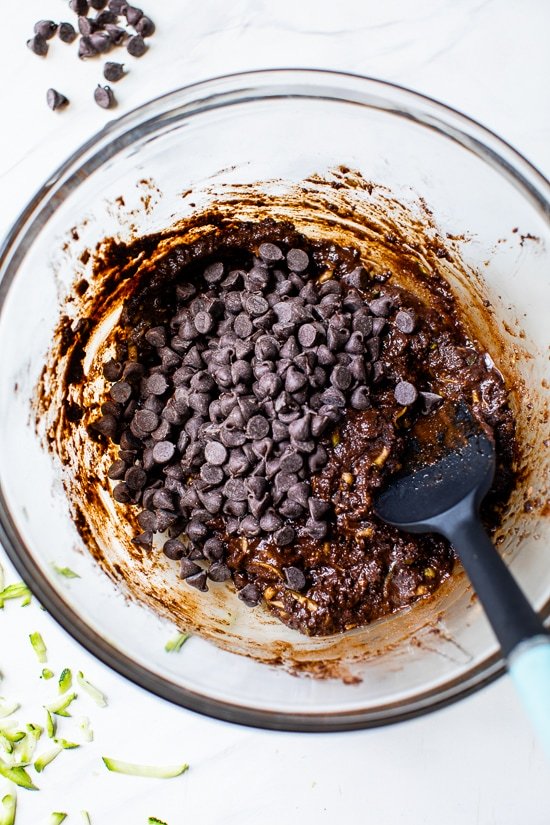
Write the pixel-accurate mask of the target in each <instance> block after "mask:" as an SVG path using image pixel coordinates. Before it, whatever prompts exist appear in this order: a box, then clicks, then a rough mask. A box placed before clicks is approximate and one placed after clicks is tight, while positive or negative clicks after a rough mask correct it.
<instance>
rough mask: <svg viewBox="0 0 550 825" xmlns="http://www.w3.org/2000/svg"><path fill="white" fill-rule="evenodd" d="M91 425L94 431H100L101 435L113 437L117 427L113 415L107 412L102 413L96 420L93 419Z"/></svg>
mask: <svg viewBox="0 0 550 825" xmlns="http://www.w3.org/2000/svg"><path fill="white" fill-rule="evenodd" d="M92 427H93V429H94V430H95V431H96V432H98V433H101V435H104V436H106V437H107V438H114V436H115V435H116V432H117V429H118V424H117V420H116V418H115V417H114V415H111V414H107V415H102V416H101V417H100V418H98V419H97V421H94V423H93V424H92Z"/></svg>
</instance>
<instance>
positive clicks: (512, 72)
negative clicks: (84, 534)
mask: <svg viewBox="0 0 550 825" xmlns="http://www.w3.org/2000/svg"><path fill="white" fill-rule="evenodd" d="M139 5H142V6H143V5H144V6H145V11H146V12H147V11H148V12H150V13H151V16H152V17H153V18H154V20H155V22H156V23H157V29H158V33H157V35H156V36H155V37H154V38H153V39H152V41H151V49H150V52H149V53H148V54H147V56H145V57H143V58H142V59H141V60H140V61H138V60H136V59H133V58H128V59H127V60H126V61H125V62H126V63H127V65H128V66H129V68H130V69H131V71H130V73H129V74H128V77H126V78H125V79H124V80H123V81H121V82H120V83H119V84H118V85H116V87H115V90H116V94H117V98H118V101H119V107H118V109H117V110H116V113H117V114H118V113H122V112H125V111H127V110H129V109H131V108H133V107H135V106H137V105H139V104H141V103H143V102H145V101H146V100H148V99H149V98H151V97H154V96H156V95H158V94H161V93H163V92H166V91H169V90H171V89H173V88H176V87H178V86H181V85H185V84H187V83H189V82H192V81H195V80H199V79H204V78H206V77H208V76H212V75H215V74H225V73H229V72H234V71H239V70H244V69H252V68H267V67H275V66H301V67H305V66H308V67H318V68H319V67H322V68H332V69H341V70H347V71H353V72H358V73H361V74H366V75H372V76H376V77H380V78H382V79H385V80H390V81H393V82H396V83H401V84H403V85H406V86H409V87H410V88H413V89H416V90H418V91H421V92H423V93H425V94H428V95H431V96H433V97H435V98H438V99H439V100H442V101H443V102H445V103H448V104H450V105H452V106H454V107H456V108H458V109H460V110H462V111H463V112H465V113H466V114H468V115H471V116H473V117H474V118H476V119H477V120H479V121H481V122H482V123H483V124H484V125H486V126H488V127H489V128H492V129H493V130H495V131H496V132H497V133H499V134H500V135H501V136H502V137H504V138H505V139H506V140H508V141H509V142H510V143H511V144H512V145H514V146H515V147H516V148H517V149H519V150H520V151H521V152H522V153H523V154H524V155H525V156H526V157H527V158H528V159H529V160H531V161H532V162H533V163H535V165H537V166H538V167H539V169H540V170H541V171H542V172H543V173H545V174H546V175H547V176H550V106H549V104H548V88H547V86H548V78H549V77H550V51H549V49H548V31H549V30H550V5H549V4H548V3H547V2H546V0H524V2H522V3H518V2H517V1H516V0H447V2H444V0H417V1H416V2H415V3H411V2H409V0H383V2H379V3H374V2H373V0H339V2H328V1H327V0H301V2H299V0H232V2H227V0H163V2H158V3H156V4H153V2H152V0H149V3H146V2H145V0H144V2H143V3H141V2H140V3H139ZM155 5H156V7H157V8H155ZM65 6H66V2H65V0H25V3H22V2H18V3H12V4H10V8H9V14H8V15H7V16H5V22H4V24H3V32H2V52H1V57H0V63H1V65H2V68H3V71H2V86H1V88H0V112H1V113H2V117H1V120H2V127H1V129H0V189H1V193H2V198H1V206H0V233H3V232H4V231H5V230H6V229H7V228H8V226H9V225H10V224H11V222H12V221H13V220H14V219H15V218H16V216H17V214H18V212H19V210H20V209H21V208H22V207H23V206H24V205H25V203H26V201H27V200H28V198H29V197H31V196H32V195H33V193H34V192H35V190H36V188H37V186H38V185H39V184H40V183H42V182H43V180H45V179H46V178H47V176H48V174H49V173H50V172H51V171H52V170H53V169H55V167H56V166H57V165H58V164H59V163H61V161H63V160H64V159H65V158H66V156H67V155H68V154H69V153H70V152H71V151H72V150H73V149H75V148H76V147H77V146H78V145H79V144H80V143H81V142H83V141H84V140H85V139H86V138H88V137H89V136H90V135H91V134H93V133H94V132H95V131H97V130H98V129H99V128H100V127H101V126H102V125H103V124H104V123H105V122H106V121H107V120H108V119H109V117H110V116H111V114H110V113H109V112H104V111H102V110H100V109H99V108H98V107H97V106H96V105H95V104H94V103H93V100H92V98H91V95H92V93H93V89H94V87H95V84H96V83H97V82H100V81H101V76H100V69H99V64H98V62H97V61H88V62H87V63H82V62H80V61H78V60H76V57H75V49H74V46H73V47H70V46H66V45H64V44H62V43H60V42H59V41H57V40H56V41H55V42H54V43H53V44H52V48H51V50H50V55H49V56H48V59H47V60H46V61H44V60H41V59H39V58H37V57H35V56H33V55H32V54H31V53H30V52H29V51H28V50H27V49H26V48H25V41H26V39H27V38H28V37H30V36H31V33H32V26H33V23H34V22H35V21H36V20H38V19H40V18H49V17H51V18H53V19H56V20H58V19H60V18H61V19H71V20H72V18H73V16H72V15H70V14H69V13H68V12H67V11H66V9H65V8H64V7H65ZM116 54H117V55H118V54H123V53H122V52H119V53H116ZM113 59H115V60H116V59H120V60H124V58H123V57H120V58H119V57H118V56H114V57H113ZM49 86H53V87H55V88H57V89H59V90H60V91H62V92H63V93H64V94H66V95H67V97H69V98H70V100H71V106H70V108H69V109H68V110H67V111H66V112H62V113H59V112H58V113H54V112H51V111H50V110H49V109H48V108H47V106H46V103H45V92H46V89H47V88H48V87H49ZM4 559H5V557H4V554H3V551H2V550H1V549H0V561H1V562H2V564H4V565H5V567H6V569H7V571H8V575H9V581H14V580H15V578H16V576H15V574H14V572H13V570H11V568H10V567H9V565H8V564H7V563H5V561H4ZM36 629H39V630H40V631H41V632H42V634H43V636H44V638H45V640H46V642H47V645H48V650H49V653H50V663H51V667H52V669H54V670H56V671H57V672H59V670H60V669H61V668H62V667H64V666H71V667H72V668H73V669H75V670H76V669H78V668H82V669H83V670H84V671H85V672H86V674H87V675H88V676H89V678H90V679H91V680H92V681H94V682H95V683H97V684H98V685H99V686H100V687H101V688H102V690H103V691H104V692H105V693H106V694H107V695H108V697H109V707H108V708H107V709H105V710H100V709H98V708H96V707H95V706H94V705H93V704H92V703H91V702H90V703H89V704H87V700H86V699H82V700H81V701H80V702H79V704H80V705H81V706H82V710H80V711H79V712H81V713H88V714H89V716H90V718H91V720H92V726H93V728H94V730H95V741H94V743H93V744H90V745H88V746H86V747H85V748H81V749H80V750H79V751H73V752H69V753H64V754H62V755H61V757H59V759H58V760H57V761H55V762H53V763H52V764H51V765H50V766H49V767H48V768H47V769H46V771H45V773H44V774H42V776H41V777H40V786H41V791H40V792H39V793H31V792H28V791H24V790H19V792H18V799H19V810H18V817H17V825H40V823H42V822H43V823H46V822H47V821H48V815H49V813H50V812H51V811H65V812H68V813H69V814H70V816H69V819H68V820H67V822H68V823H72V822H75V823H76V822H82V820H81V819H80V814H79V812H80V810H82V809H87V810H89V811H90V814H91V817H92V823H93V825H111V823H117V825H140V824H141V823H143V825H146V822H147V818H148V817H149V816H153V815H154V816H156V817H158V818H159V819H161V820H165V821H166V822H167V823H168V825H180V824H181V825H191V824H192V825H221V824H222V823H223V825H237V823H238V825H258V824H259V823H261V824H262V825H276V824H277V825H278V823H282V822H287V823H291V825H292V824H293V823H296V822H298V821H299V822H301V823H303V825H309V824H310V823H311V825H318V824H319V823H324V822H326V823H333V822H340V821H345V819H346V818H349V819H350V821H353V822H357V821H360V822H364V823H369V825H379V823H388V825H400V824H401V823H403V825H405V823H406V825H441V823H444V825H517V823H519V822H522V823H528V825H548V822H549V821H550V781H549V779H550V767H549V763H548V762H546V761H545V759H544V757H543V754H542V751H541V749H540V748H539V746H538V745H537V744H536V742H535V740H534V737H533V735H532V733H531V731H530V729H529V726H528V725H527V723H526V720H525V718H524V716H523V712H522V710H521V708H520V706H519V702H518V701H517V699H516V697H515V695H514V693H513V690H512V687H511V685H510V682H509V680H508V679H507V678H503V679H500V680H499V681H498V682H497V683H496V684H493V685H491V686H490V687H488V688H486V689H484V690H483V691H481V692H479V693H477V694H475V695H474V696H472V697H470V698H469V699H466V700H464V701H462V702H460V703H459V704H456V705H453V706H452V707H449V708H447V709H445V710H443V711H439V712H437V713H434V714H431V715H429V716H425V717H423V718H421V719H417V720H414V721H410V722H406V723H403V724H399V725H394V726H392V727H388V728H380V729H376V730H369V731H364V732H359V733H347V734H331V735H305V734H287V733H270V732H264V731H257V730H251V729H245V728H239V727H235V726H231V725H228V724H223V723H221V722H216V721H214V720H209V719H206V718H202V717H200V716H197V715H195V714H192V713H190V712H186V711H184V710H180V709H177V708H175V707H173V706H171V705H169V704H167V703H165V702H163V701H160V700H158V699H156V698H154V697H152V696H149V695H147V694H146V693H144V692H143V691H141V690H139V689H138V688H136V687H134V686H133V685H131V684H129V683H127V682H125V681H124V680H122V679H121V678H120V677H118V676H116V675H115V674H114V673H112V672H111V671H109V670H108V669H107V668H105V667H103V666H102V665H100V664H99V663H97V662H95V661H94V660H93V659H92V658H91V657H90V656H89V655H88V654H86V653H85V652H84V651H83V650H82V649H81V648H80V647H79V646H78V645H77V644H76V643H75V642H74V641H72V639H70V638H69V637H68V636H66V635H65V633H64V632H62V631H61V630H60V629H59V628H58V626H57V625H56V624H55V622H54V621H53V620H52V619H50V617H49V616H48V615H47V614H46V613H44V612H42V611H41V610H40V609H39V607H38V606H37V605H36V603H34V604H32V605H31V606H29V607H27V608H20V607H19V606H18V604H15V603H13V602H9V603H7V604H6V607H5V609H4V610H3V611H1V612H0V670H1V671H2V672H3V674H4V677H5V678H4V681H3V682H2V684H1V685H0V693H1V694H2V695H4V696H9V697H13V698H16V699H17V700H18V701H20V702H22V703H23V711H22V712H21V713H20V714H19V717H20V718H25V719H26V720H31V719H32V720H35V721H37V722H41V719H42V714H43V711H41V710H40V706H41V705H42V704H43V703H44V701H46V697H47V696H48V695H50V694H51V693H52V692H53V690H54V687H55V686H54V685H53V684H52V682H50V685H51V686H52V687H51V688H48V687H47V683H43V682H40V681H39V680H38V679H37V676H38V674H39V673H40V668H39V666H38V664H37V662H36V658H35V656H34V654H33V651H32V649H31V647H30V645H29V642H28V634H29V633H30V632H31V631H33V630H36ZM68 721H69V722H70V720H68ZM66 730H67V731H68V730H69V727H67V728H66ZM62 735H64V734H62ZM102 754H107V755H110V756H115V757H118V758H122V759H128V760H134V761H139V762H151V763H153V764H155V763H161V764H164V763H166V764H169V763H179V762H182V761H188V762H189V763H190V765H191V769H190V771H189V772H188V773H187V774H185V775H184V776H182V777H179V778H177V779H173V780H170V781H160V780H153V779H136V778H130V777H124V776H118V775H114V774H109V773H108V772H107V771H106V770H105V769H104V768H103V766H102V763H101V761H100V756H101V755H102ZM7 787H8V786H7V783H5V782H4V781H3V780H2V779H1V778H0V798H1V797H2V795H3V793H4V792H5V788H7Z"/></svg>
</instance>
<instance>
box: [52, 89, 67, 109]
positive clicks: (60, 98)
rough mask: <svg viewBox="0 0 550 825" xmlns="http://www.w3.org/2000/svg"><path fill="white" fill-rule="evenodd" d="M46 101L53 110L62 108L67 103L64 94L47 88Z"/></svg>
mask: <svg viewBox="0 0 550 825" xmlns="http://www.w3.org/2000/svg"><path fill="white" fill-rule="evenodd" d="M46 102H47V104H48V106H49V107H50V109H52V110H53V111H54V112H55V110H56V109H63V108H64V107H65V106H67V105H68V103H69V101H68V99H67V98H66V97H65V95H62V94H61V92H58V91H57V90H56V89H48V91H47V92H46Z"/></svg>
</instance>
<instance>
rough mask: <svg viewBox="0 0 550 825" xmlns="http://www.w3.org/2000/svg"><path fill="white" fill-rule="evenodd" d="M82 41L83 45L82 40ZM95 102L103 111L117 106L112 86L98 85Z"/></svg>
mask: <svg viewBox="0 0 550 825" xmlns="http://www.w3.org/2000/svg"><path fill="white" fill-rule="evenodd" d="M83 39H84V38H82V39H81V41H80V42H81V43H82V40H83ZM94 100H95V102H96V103H97V105H98V106H101V108H102V109H110V108H112V107H113V106H114V105H115V102H116V101H115V96H114V94H113V90H112V89H111V87H110V86H101V85H99V84H98V86H96V89H95V91H94Z"/></svg>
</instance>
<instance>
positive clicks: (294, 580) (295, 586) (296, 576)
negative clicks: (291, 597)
mask: <svg viewBox="0 0 550 825" xmlns="http://www.w3.org/2000/svg"><path fill="white" fill-rule="evenodd" d="M283 574H284V577H285V581H286V583H287V585H288V586H289V587H290V588H291V590H298V591H300V590H303V589H304V588H305V586H306V577H305V576H304V574H303V572H302V571H301V570H300V568H299V567H283Z"/></svg>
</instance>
